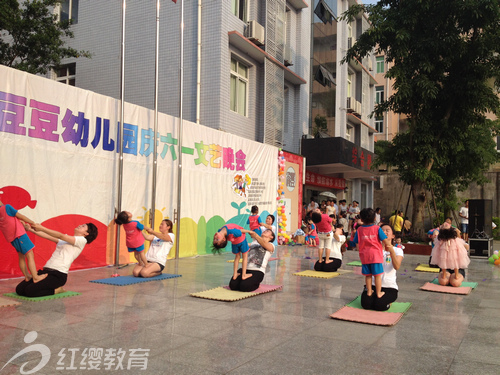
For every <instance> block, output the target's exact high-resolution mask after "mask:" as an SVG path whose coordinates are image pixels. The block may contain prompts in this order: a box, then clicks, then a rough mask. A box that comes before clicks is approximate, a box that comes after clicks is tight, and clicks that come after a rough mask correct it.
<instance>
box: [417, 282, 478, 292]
mask: <svg viewBox="0 0 500 375" xmlns="http://www.w3.org/2000/svg"><path fill="white" fill-rule="evenodd" d="M462 285H463V283H462ZM420 289H422V290H426V291H428V292H438V293H449V294H469V293H470V292H471V291H472V288H471V287H470V286H459V287H457V288H456V287H453V286H443V285H436V284H433V283H425V284H424V286H421V287H420Z"/></svg>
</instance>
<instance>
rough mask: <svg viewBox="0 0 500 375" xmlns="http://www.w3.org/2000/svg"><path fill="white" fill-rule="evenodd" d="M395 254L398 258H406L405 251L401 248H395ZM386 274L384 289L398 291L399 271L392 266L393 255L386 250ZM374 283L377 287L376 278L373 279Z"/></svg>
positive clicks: (383, 279) (383, 275) (384, 264)
mask: <svg viewBox="0 0 500 375" xmlns="http://www.w3.org/2000/svg"><path fill="white" fill-rule="evenodd" d="M394 253H396V256H402V257H403V258H404V256H405V253H404V252H403V249H401V248H399V247H394ZM382 266H383V267H384V273H383V274H382V288H393V289H396V290H397V289H398V284H397V283H396V277H397V271H396V270H395V269H394V267H393V266H392V259H391V253H390V252H388V251H385V250H384V263H382ZM372 283H373V285H375V278H372Z"/></svg>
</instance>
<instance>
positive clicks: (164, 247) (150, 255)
mask: <svg viewBox="0 0 500 375" xmlns="http://www.w3.org/2000/svg"><path fill="white" fill-rule="evenodd" d="M168 235H169V237H170V239H171V240H172V241H163V240H160V239H159V238H158V237H156V236H154V239H153V241H151V246H150V247H149V250H148V252H147V254H146V260H147V261H148V262H155V263H160V264H161V265H162V266H165V263H167V256H168V253H169V252H170V249H171V248H172V246H174V241H175V234H173V233H169V234H168Z"/></svg>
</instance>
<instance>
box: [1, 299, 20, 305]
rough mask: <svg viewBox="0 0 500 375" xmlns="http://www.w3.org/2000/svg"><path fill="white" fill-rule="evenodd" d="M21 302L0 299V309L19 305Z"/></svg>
mask: <svg viewBox="0 0 500 375" xmlns="http://www.w3.org/2000/svg"><path fill="white" fill-rule="evenodd" d="M20 304H21V302H18V301H14V300H12V299H8V298H3V297H0V307H8V306H16V305H20Z"/></svg>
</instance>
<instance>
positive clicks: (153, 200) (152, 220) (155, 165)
mask: <svg viewBox="0 0 500 375" xmlns="http://www.w3.org/2000/svg"><path fill="white" fill-rule="evenodd" d="M159 54H160V0H156V55H155V124H154V138H153V139H154V147H153V191H152V197H151V214H150V216H149V219H150V224H151V228H153V229H154V228H155V212H156V174H157V171H158V161H157V159H158V158H157V151H158V150H157V149H158V145H157V140H158V60H159Z"/></svg>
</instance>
